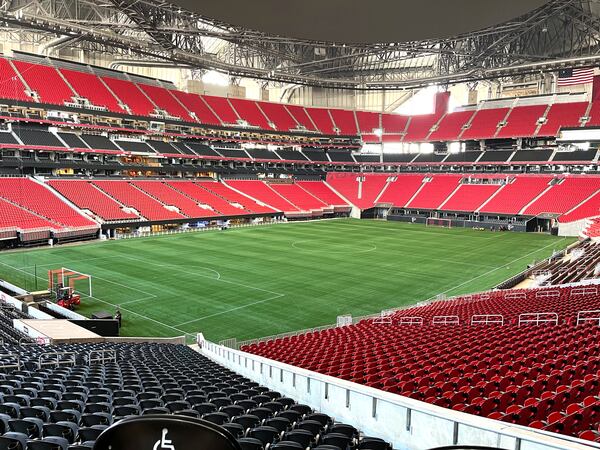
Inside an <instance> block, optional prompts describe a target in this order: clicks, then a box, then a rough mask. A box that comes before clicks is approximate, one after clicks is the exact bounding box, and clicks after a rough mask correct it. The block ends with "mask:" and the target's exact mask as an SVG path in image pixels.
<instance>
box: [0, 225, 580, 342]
mask: <svg viewBox="0 0 600 450" xmlns="http://www.w3.org/2000/svg"><path fill="white" fill-rule="evenodd" d="M571 242H573V239H565V238H556V237H553V236H548V235H538V234H525V233H499V232H498V233H491V232H481V231H473V230H469V229H458V228H455V229H445V228H433V227H431V228H427V227H424V226H421V225H414V224H404V223H396V222H381V221H370V220H362V221H359V220H352V219H347V220H346V219H344V220H334V221H319V222H307V223H289V224H281V225H275V226H269V227H255V228H242V229H234V230H229V231H227V232H207V233H190V234H180V235H172V236H160V237H152V238H143V239H131V240H121V241H111V242H98V243H90V244H84V245H76V246H68V247H56V248H53V249H34V250H29V251H22V252H13V253H3V254H0V263H3V264H0V278H5V279H7V280H9V281H13V282H15V283H16V284H20V285H23V286H24V287H25V288H26V289H30V290H33V289H34V287H35V282H34V277H33V275H32V274H33V271H34V270H35V267H34V266H36V265H37V274H38V277H39V279H38V288H42V287H44V285H45V282H44V279H45V277H46V271H47V270H48V269H50V268H58V267H69V268H71V269H74V270H78V271H81V272H85V273H89V274H91V275H92V276H94V277H95V279H94V297H96V299H85V300H84V304H83V305H82V307H81V309H80V310H79V311H80V312H81V313H83V314H86V315H89V314H91V313H92V312H94V311H99V310H108V311H111V312H112V310H114V307H115V306H116V305H121V309H122V310H123V313H124V314H123V319H124V327H123V330H122V333H123V334H124V335H130V336H134V335H142V336H144V335H146V336H173V335H178V334H181V333H182V332H187V333H195V332H198V331H202V332H203V333H204V334H205V335H206V336H207V337H208V338H209V339H213V340H219V339H224V338H229V337H237V338H238V339H248V338H254V337H261V336H265V335H271V334H275V333H280V332H286V331H292V330H296V329H301V328H307V327H314V326H319V325H326V324H330V323H333V322H335V318H336V316H337V315H339V314H348V313H350V314H353V315H364V314H370V313H375V312H378V311H380V310H381V309H384V308H391V307H399V306H403V305H408V304H412V303H415V302H417V301H420V300H423V299H426V298H431V297H435V295H437V294H438V293H440V292H445V293H447V295H456V294H460V293H467V292H474V291H479V290H483V289H488V288H490V287H492V286H493V285H495V284H497V283H498V282H500V281H502V280H504V279H506V278H508V277H510V276H512V275H514V274H516V273H518V272H520V271H521V270H523V268H524V267H526V265H527V264H528V263H530V262H532V261H533V260H534V259H535V260H540V259H542V258H545V257H547V256H549V255H550V254H551V253H552V251H553V250H555V249H560V248H563V247H565V246H566V245H568V244H570V243H571ZM9 266H12V267H14V268H18V269H20V270H15V269H13V268H11V267H9ZM28 274H29V275H28Z"/></svg>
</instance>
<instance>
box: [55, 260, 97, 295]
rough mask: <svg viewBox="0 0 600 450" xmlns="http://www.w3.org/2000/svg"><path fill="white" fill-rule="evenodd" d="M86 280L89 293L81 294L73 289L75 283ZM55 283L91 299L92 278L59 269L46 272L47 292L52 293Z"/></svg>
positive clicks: (87, 275) (84, 274) (63, 268)
mask: <svg viewBox="0 0 600 450" xmlns="http://www.w3.org/2000/svg"><path fill="white" fill-rule="evenodd" d="M82 280H87V284H88V290H89V293H85V292H81V291H78V290H77V289H75V283H76V282H77V281H82ZM56 283H61V284H62V285H63V286H64V287H70V288H71V289H72V290H73V292H78V293H79V294H83V295H85V296H88V297H93V295H94V291H93V290H92V276H91V275H89V274H87V273H83V272H79V271H78V270H73V269H69V268H68V267H61V268H60V269H52V270H49V271H48V290H50V291H53V290H54V286H55V285H56Z"/></svg>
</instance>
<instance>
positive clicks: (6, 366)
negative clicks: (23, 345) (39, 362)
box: [0, 353, 21, 370]
mask: <svg viewBox="0 0 600 450" xmlns="http://www.w3.org/2000/svg"><path fill="white" fill-rule="evenodd" d="M4 357H10V358H15V359H16V360H17V363H16V364H1V365H0V369H14V368H16V369H17V370H21V355H20V354H18V353H2V354H0V360H2V359H3V358H4Z"/></svg>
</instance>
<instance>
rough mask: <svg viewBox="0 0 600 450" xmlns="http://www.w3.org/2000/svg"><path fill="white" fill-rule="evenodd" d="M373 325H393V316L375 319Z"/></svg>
mask: <svg viewBox="0 0 600 450" xmlns="http://www.w3.org/2000/svg"><path fill="white" fill-rule="evenodd" d="M373 323H375V324H378V325H391V324H392V317H391V316H379V317H375V318H374V319H373Z"/></svg>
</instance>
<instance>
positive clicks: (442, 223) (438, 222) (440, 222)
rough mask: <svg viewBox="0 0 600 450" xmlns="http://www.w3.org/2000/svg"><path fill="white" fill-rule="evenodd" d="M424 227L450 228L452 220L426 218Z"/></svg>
mask: <svg viewBox="0 0 600 450" xmlns="http://www.w3.org/2000/svg"><path fill="white" fill-rule="evenodd" d="M425 225H426V226H428V227H443V228H452V219H440V218H437V217H428V218H427V219H426V220H425Z"/></svg>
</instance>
